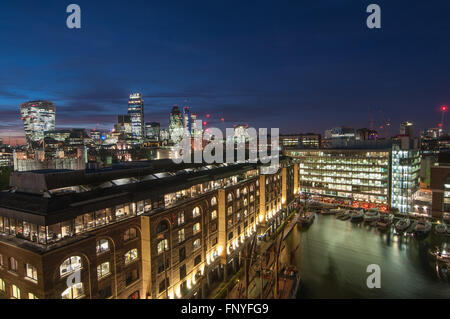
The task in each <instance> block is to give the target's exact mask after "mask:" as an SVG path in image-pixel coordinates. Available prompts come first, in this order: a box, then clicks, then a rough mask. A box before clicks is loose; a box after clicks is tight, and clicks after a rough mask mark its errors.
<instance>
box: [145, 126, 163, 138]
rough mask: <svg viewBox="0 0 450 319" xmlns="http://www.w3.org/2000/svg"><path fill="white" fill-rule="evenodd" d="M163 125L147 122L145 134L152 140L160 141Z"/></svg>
mask: <svg viewBox="0 0 450 319" xmlns="http://www.w3.org/2000/svg"><path fill="white" fill-rule="evenodd" d="M160 131H161V125H160V124H159V123H157V122H147V123H145V136H146V137H147V139H149V140H152V141H159V134H160Z"/></svg>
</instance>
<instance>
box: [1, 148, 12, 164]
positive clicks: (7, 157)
mask: <svg viewBox="0 0 450 319" xmlns="http://www.w3.org/2000/svg"><path fill="white" fill-rule="evenodd" d="M5 166H6V167H11V166H13V154H12V153H10V152H1V151H0V167H5Z"/></svg>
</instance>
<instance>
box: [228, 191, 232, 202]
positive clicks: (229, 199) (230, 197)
mask: <svg viewBox="0 0 450 319" xmlns="http://www.w3.org/2000/svg"><path fill="white" fill-rule="evenodd" d="M232 201H233V195H231V193H230V194H228V202H232Z"/></svg>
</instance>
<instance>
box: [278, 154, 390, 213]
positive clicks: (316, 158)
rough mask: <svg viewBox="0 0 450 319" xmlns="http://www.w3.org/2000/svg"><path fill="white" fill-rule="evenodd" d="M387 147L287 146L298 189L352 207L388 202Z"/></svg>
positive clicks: (382, 204)
mask: <svg viewBox="0 0 450 319" xmlns="http://www.w3.org/2000/svg"><path fill="white" fill-rule="evenodd" d="M390 154H391V150H390V149H383V150H355V149H321V150H289V151H286V155H288V156H291V157H292V158H293V159H294V162H296V163H298V169H299V186H300V191H301V192H303V193H306V194H309V195H311V196H318V197H319V198H321V199H322V200H324V201H329V202H333V203H337V204H343V205H348V206H352V207H363V208H371V207H378V208H379V209H380V210H387V209H388V207H389V204H390V156H391V155H390Z"/></svg>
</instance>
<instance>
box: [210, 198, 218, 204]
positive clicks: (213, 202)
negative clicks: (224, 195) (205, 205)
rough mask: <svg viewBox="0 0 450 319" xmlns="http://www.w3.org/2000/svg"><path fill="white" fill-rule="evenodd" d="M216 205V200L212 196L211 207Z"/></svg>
mask: <svg viewBox="0 0 450 319" xmlns="http://www.w3.org/2000/svg"><path fill="white" fill-rule="evenodd" d="M214 205H217V198H216V197H215V196H214V197H213V198H211V206H214Z"/></svg>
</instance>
